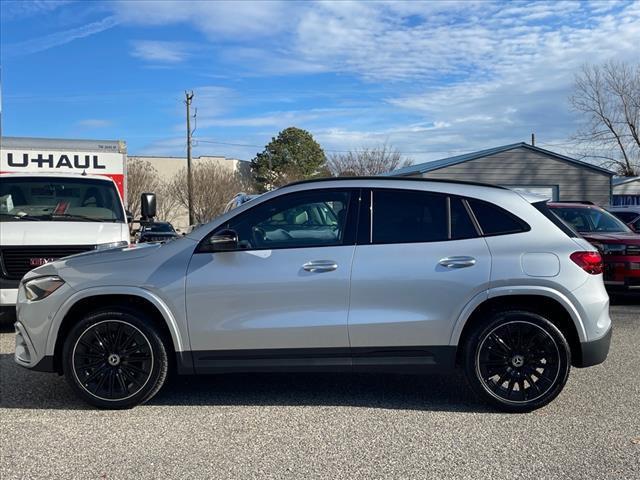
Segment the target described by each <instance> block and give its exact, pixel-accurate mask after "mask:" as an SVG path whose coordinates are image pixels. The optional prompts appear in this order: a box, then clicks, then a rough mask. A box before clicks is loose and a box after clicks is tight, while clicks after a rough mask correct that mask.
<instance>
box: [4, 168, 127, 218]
mask: <svg viewBox="0 0 640 480" xmlns="http://www.w3.org/2000/svg"><path fill="white" fill-rule="evenodd" d="M29 220H45V221H67V222H124V213H123V209H122V202H121V201H120V196H119V195H118V191H117V190H116V187H115V185H114V184H113V183H112V182H110V181H104V180H97V179H90V178H82V177H80V178H55V177H38V178H34V177H12V176H11V175H3V176H2V177H0V221H5V222H6V221H29Z"/></svg>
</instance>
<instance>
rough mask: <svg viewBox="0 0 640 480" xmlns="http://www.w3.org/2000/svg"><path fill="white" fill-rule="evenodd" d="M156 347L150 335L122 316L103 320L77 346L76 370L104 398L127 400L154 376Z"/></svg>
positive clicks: (92, 391) (82, 382) (86, 386)
mask: <svg viewBox="0 0 640 480" xmlns="http://www.w3.org/2000/svg"><path fill="white" fill-rule="evenodd" d="M152 371H153V351H152V349H151V344H150V343H149V340H148V339H147V337H146V336H145V335H144V334H143V333H142V332H141V331H140V330H138V329H137V328H136V327H134V326H133V325H131V324H129V323H126V322H123V321H121V320H103V321H102V322H98V323H96V324H94V325H92V326H90V327H89V328H87V329H86V330H85V331H84V332H83V333H82V335H80V338H78V340H77V341H76V344H75V347H74V349H73V373H74V375H75V376H76V379H77V380H78V382H79V383H80V385H81V386H82V387H83V388H84V389H85V390H86V391H87V392H88V393H89V394H91V395H93V396H95V397H96V398H98V399H100V400H124V399H127V398H129V397H131V396H133V395H135V394H136V393H138V392H139V391H140V390H141V389H142V388H144V386H145V385H146V383H147V382H148V381H149V378H150V377H151V373H152Z"/></svg>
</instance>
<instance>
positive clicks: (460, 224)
mask: <svg viewBox="0 0 640 480" xmlns="http://www.w3.org/2000/svg"><path fill="white" fill-rule="evenodd" d="M477 236H478V231H477V230H476V227H475V225H474V224H473V221H472V220H471V217H469V212H467V209H466V208H465V206H464V204H463V203H462V199H461V198H459V197H451V239H452V240H461V239H463V238H476V237H477Z"/></svg>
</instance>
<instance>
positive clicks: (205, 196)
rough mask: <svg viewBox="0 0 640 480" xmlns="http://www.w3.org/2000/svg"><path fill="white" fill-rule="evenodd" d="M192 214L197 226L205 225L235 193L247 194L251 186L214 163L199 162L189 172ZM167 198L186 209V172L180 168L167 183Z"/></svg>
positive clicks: (221, 210) (222, 208) (187, 201)
mask: <svg viewBox="0 0 640 480" xmlns="http://www.w3.org/2000/svg"><path fill="white" fill-rule="evenodd" d="M191 174H192V180H193V181H192V187H193V193H192V200H193V214H194V219H195V221H196V222H197V223H205V222H208V221H209V220H211V219H212V218H215V217H217V216H218V215H220V214H221V213H222V212H223V210H224V207H225V206H226V204H227V203H228V202H229V200H230V199H231V198H233V196H234V195H235V194H236V193H238V192H242V191H244V192H248V190H249V189H250V186H249V185H248V183H247V182H246V181H243V180H242V177H241V175H238V174H237V173H236V172H234V171H232V170H230V169H228V168H226V167H222V166H220V165H218V164H216V163H214V162H209V161H201V162H199V163H197V164H196V165H195V166H194V167H192V170H191ZM168 195H169V196H171V197H173V198H175V199H176V201H177V203H178V204H179V205H180V206H181V207H182V208H187V206H188V204H189V199H188V197H187V172H186V169H184V168H183V169H181V170H180V171H179V172H178V173H177V174H176V175H175V176H174V177H173V179H172V180H171V181H170V182H169V184H168Z"/></svg>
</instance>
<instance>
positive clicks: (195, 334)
mask: <svg viewBox="0 0 640 480" xmlns="http://www.w3.org/2000/svg"><path fill="white" fill-rule="evenodd" d="M353 196H354V195H353V192H352V191H351V190H344V189H336V190H314V191H311V192H308V191H307V192H298V193H292V194H288V195H284V196H280V197H277V198H274V199H271V200H268V201H266V202H263V203H261V204H258V205H256V206H255V207H253V208H252V209H250V210H247V211H244V212H242V213H240V214H238V216H236V217H235V218H233V219H232V220H230V221H229V222H228V223H227V224H225V225H223V226H222V227H220V228H219V229H217V231H216V232H212V234H214V233H217V232H219V231H220V230H223V229H231V230H233V231H235V232H236V233H237V235H238V240H239V241H238V249H237V250H236V251H228V252H216V253H205V252H203V253H198V252H196V253H194V255H193V258H192V260H191V263H190V265H189V269H188V273H187V280H186V303H187V317H188V323H189V336H190V339H191V347H192V350H193V351H194V362H195V364H196V370H197V371H198V372H207V371H216V369H217V368H224V369H225V370H229V369H234V368H236V369H238V370H243V369H245V368H246V369H251V370H256V369H260V368H261V367H264V368H265V369H269V370H272V369H277V368H278V367H282V368H287V369H291V367H294V368H295V367H297V366H300V367H301V368H305V367H313V366H318V367H321V366H324V367H326V366H327V365H336V366H341V365H342V366H348V365H350V362H351V360H350V357H349V336H348V331H347V314H348V305H349V284H350V272H351V262H352V260H353V253H354V248H355V246H354V244H355V219H353V218H352V217H353V216H354V213H356V212H357V205H356V204H355V203H357V202H356V201H355V200H352V197H353ZM207 240H208V239H207V238H205V239H204V240H203V242H207Z"/></svg>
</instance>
